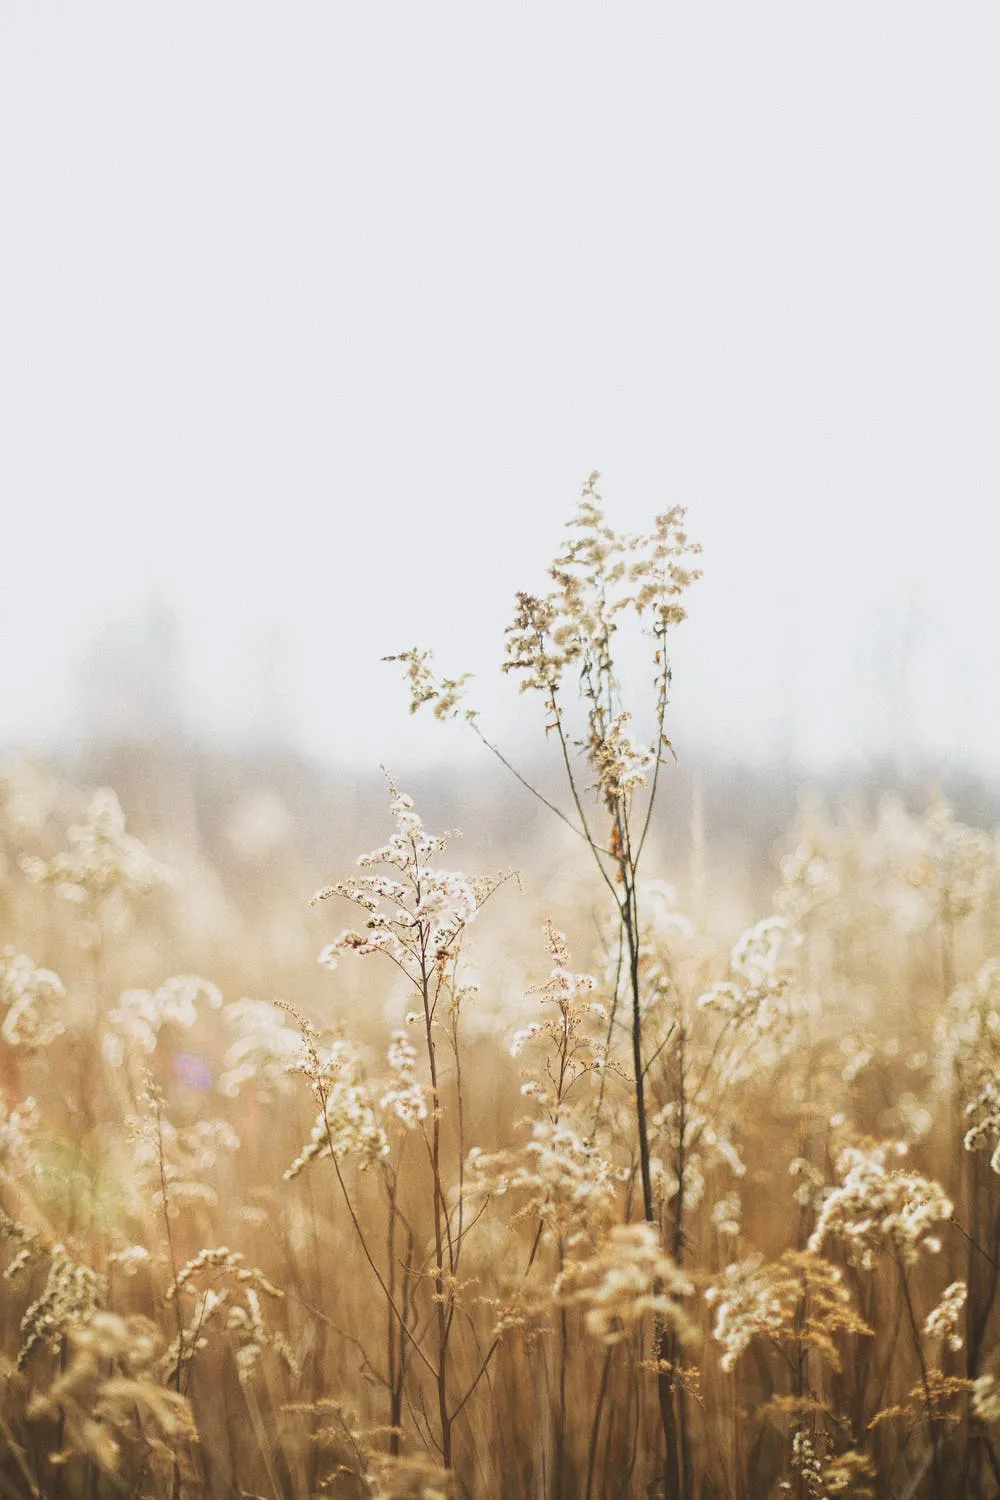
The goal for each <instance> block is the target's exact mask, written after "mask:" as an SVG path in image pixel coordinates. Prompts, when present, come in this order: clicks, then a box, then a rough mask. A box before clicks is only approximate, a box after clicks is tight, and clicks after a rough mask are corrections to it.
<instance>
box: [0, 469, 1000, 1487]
mask: <svg viewBox="0 0 1000 1500" xmlns="http://www.w3.org/2000/svg"><path fill="white" fill-rule="evenodd" d="M696 561H697V549H696V548H694V547H693V546H692V545H691V543H690V542H689V540H688V538H687V535H686V532H685V530H684V517H683V514H682V513H681V512H679V511H672V512H669V513H667V514H666V515H664V516H661V517H658V518H657V519H656V521H655V523H654V524H653V526H652V528H651V530H650V532H649V533H648V534H647V535H644V536H636V537H633V536H628V537H622V536H618V535H617V534H616V533H615V532H614V531H613V530H612V529H611V527H610V526H609V525H608V522H607V520H606V518H605V514H604V509H603V506H602V503H601V500H600V496H599V495H598V493H597V491H596V489H595V487H594V481H593V479H592V480H591V481H588V484H587V486H585V488H584V492H583V495H582V497H581V502H580V507H579V510H578V512H577V514H576V516H575V517H574V519H573V521H572V522H571V525H570V527H569V529H568V532H567V542H566V545H565V548H564V549H563V550H562V552H561V553H560V555H559V556H558V557H557V558H556V559H555V560H554V562H553V564H552V566H551V568H550V570H549V573H548V576H547V582H546V590H547V591H546V592H544V593H541V594H539V595H532V594H520V595H518V596H517V604H516V609H515V614H514V619H513V623H512V625H511V627H510V630H509V631H508V633H507V636H506V640H505V643H504V645H503V647H502V650H503V657H504V661H503V665H504V670H505V671H506V672H507V673H508V675H509V676H511V677H512V678H513V679H514V680H515V681H516V682H518V683H519V684H520V686H521V687H522V689H523V690H524V692H525V699H526V701H525V711H526V712H535V713H536V714H537V724H538V733H539V743H540V748H541V750H542V751H543V752H547V753H548V755H549V757H550V766H554V767H555V770H554V772H553V773H552V775H551V777H550V779H549V780H546V781H545V782H544V789H541V788H540V784H538V783H536V782H535V780H534V778H533V776H532V775H530V774H529V773H528V772H527V771H525V770H524V768H522V767H515V766H512V765H510V764H509V763H508V762H507V761H506V759H505V756H504V749H503V746H502V745H499V744H498V745H494V744H493V742H492V739H491V738H490V737H489V736H488V735H487V733H486V731H484V730H483V729H482V728H481V725H480V721H479V719H478V717H477V716H476V715H475V713H474V711H473V710H472V709H470V708H469V707H467V699H466V696H465V695H466V692H467V689H468V686H469V685H468V684H467V683H466V682H465V680H464V679H462V678H455V679H446V678H443V677H441V676H440V675H439V674H438V672H437V669H436V667H435V665H434V661H433V658H431V657H430V655H429V654H428V653H426V652H424V651H420V650H408V651H405V652H403V653H402V654H401V656H400V658H399V660H398V663H397V665H398V666H400V667H401V668H402V670H403V675H404V680H405V682H406V685H407V687H408V690H409V693H410V698H411V707H412V708H413V709H414V710H420V711H421V712H423V713H425V714H436V715H437V716H438V717H439V718H452V717H454V718H459V719H462V718H464V719H465V722H466V724H467V727H468V732H469V733H470V734H473V735H478V736H479V737H480V739H482V740H483V756H484V759H487V760H488V759H489V758H490V756H491V752H492V758H493V762H494V763H495V764H496V767H497V773H498V779H496V780H495V781H491V782H490V786H491V787H492V788H497V789H499V791H498V793H497V797H493V796H491V797H490V798H489V799H486V798H480V799H479V801H478V803H477V802H476V800H475V799H471V800H470V803H469V808H468V809H467V810H466V811H467V812H471V813H473V814H478V815H479V816H481V817H482V819H483V824H482V828H481V829H477V827H476V826H470V824H469V822H468V821H467V819H465V820H464V821H465V827H464V830H463V831H464V838H463V839H462V841H461V842H456V840H455V839H454V838H452V837H451V836H450V835H448V834H447V833H446V832H445V830H444V827H443V825H439V824H438V822H437V821H436V820H435V819H432V817H431V813H430V811H429V810H428V809H427V808H425V807H423V806H422V805H421V804H420V802H419V801H418V800H415V798H414V797H413V796H412V795H411V792H412V789H411V788H408V787H406V786H398V785H397V784H396V783H395V781H394V780H393V778H392V776H391V774H389V773H388V772H387V773H386V775H385V778H384V780H383V781H382V782H381V783H380V784H379V785H378V786H377V787H376V789H375V792H374V797H373V801H372V805H371V806H367V805H366V807H365V808H364V809H361V810H359V809H357V808H355V809H354V810H353V813H352V816H351V818H349V819H345V820H343V822H342V825H341V828H340V831H339V834H338V837H337V839H336V841H335V843H336V847H335V848H334V847H331V850H330V852H329V855H328V862H327V863H326V865H325V867H324V868H322V869H317V868H316V859H317V856H316V851H315V848H314V847H310V848H309V849H308V850H307V849H306V841H305V840H304V838H303V837H302V836H301V835H300V833H299V832H298V831H297V830H298V824H297V820H296V818H295V817H292V816H290V815H289V812H288V808H287V805H286V803H285V802H284V801H283V800H282V798H281V797H280V796H278V795H277V793H276V792H275V790H274V788H273V787H269V786H268V782H267V777H266V775H262V776H261V777H260V778H259V780H260V782H261V785H260V786H258V788H257V789H256V790H255V791H254V792H253V793H252V794H251V793H250V792H249V791H247V792H246V793H245V794H241V795H240V796H239V797H237V798H235V800H234V801H233V803H232V808H231V809H230V814H231V815H228V814H227V819H226V820H222V821H221V822H220V825H219V827H218V828H215V829H212V828H209V829H208V830H206V825H205V822H204V819H201V820H199V819H198V818H197V817H195V816H194V814H193V813H192V811H191V806H190V804H189V803H186V802H185V799H184V796H183V795H182V794H181V793H182V789H183V788H182V780H183V778H182V777H180V776H179V774H178V771H177V767H176V765H173V766H172V765H170V764H169V763H168V761H167V759H166V758H165V757H163V756H161V757H157V756H155V755H154V756H150V757H148V758H147V762H146V763H145V767H146V769H145V773H144V776H141V777H139V778H138V780H136V765H137V760H136V756H135V755H134V754H133V755H132V756H131V757H130V756H128V755H123V756H122V758H121V771H122V780H123V782H125V781H128V780H129V779H130V778H131V780H132V783H133V784H132V787H131V791H130V793H129V795H126V792H127V788H126V787H125V786H124V785H122V786H118V787H117V788H116V791H117V792H118V793H119V794H120V796H121V799H122V800H121V801H120V800H119V795H116V791H113V790H111V789H109V788H107V787H104V788H99V789H96V790H94V789H93V788H91V789H89V790H88V789H85V788H83V787H80V786H77V785H74V784H72V783H71V782H70V781H68V780H66V779H65V778H64V777H63V776H61V775H57V774H56V772H55V771H54V770H53V769H51V768H46V767H43V766H40V765H37V764H32V765H28V764H16V765H13V764H12V765H11V766H10V767H9V768H8V769H7V771H6V773H5V775H4V778H3V780H2V782H0V1274H2V1278H3V1280H2V1302H0V1337H2V1345H0V1494H2V1496H3V1497H10V1500H15V1497H16V1500H25V1497H32V1500H113V1497H119V1496H120V1497H132V1500H154V1497H155V1500H180V1497H186V1500H203V1497H204V1500H208V1497H213V1500H214V1497H218V1500H237V1497H241V1496H242V1497H250V1496H252V1497H266V1500H312V1497H320V1496H327V1497H330V1500H361V1497H380V1500H390V1497H399V1500H402V1497H406V1496H412V1497H425V1500H432V1497H435V1500H436V1497H445V1496H448V1497H452V1496H454V1497H459V1496H461V1497H468V1500H487V1497H497V1500H499V1497H511V1500H632V1497H645V1496H651V1497H662V1500H758V1497H759V1500H779V1497H782V1496H786V1495H787V1496H791V1497H794V1500H821V1497H834V1496H855V1497H861V1496H871V1497H877V1500H919V1497H927V1500H950V1497H954V1496H970V1497H980V1500H986V1497H993V1496H996V1495H998V1494H1000V1457H998V1449H997V1445H998V1444H1000V1433H998V1429H997V1425H996V1424H997V1423H998V1422H1000V1384H998V1375H1000V1358H998V1348H997V1341H998V1327H997V1318H996V1300H997V1290H998V1276H1000V843H998V840H997V838H996V836H995V835H993V834H991V833H990V832H988V831H986V830H985V829H983V828H980V827H976V826H971V825H970V824H967V823H965V822H963V821H961V820H960V819H959V818H958V816H957V815H956V813H955V812H954V811H953V810H952V808H951V807H950V806H949V805H948V803H947V802H946V801H945V800H944V799H943V798H942V797H940V796H935V795H928V796H927V797H926V798H924V799H923V801H922V802H920V803H919V805H918V804H917V803H916V802H915V801H914V799H913V798H912V797H910V798H908V799H904V798H903V797H902V796H901V795H898V794H894V793H893V792H892V791H891V790H890V791H887V792H886V793H885V795H883V796H881V797H879V798H877V799H876V798H870V799H869V800H868V801H867V802H865V801H864V800H856V801H854V802H853V803H846V804H844V805H842V806H837V807H834V808H831V807H829V806H827V805H824V803H823V802H822V801H820V800H818V799H812V800H808V799H807V800H804V801H802V802H801V804H800V806H799V810H798V813H797V814H796V815H795V816H794V817H793V818H792V819H791V821H790V823H789V826H788V827H787V828H786V829H784V830H783V831H780V832H779V830H777V829H774V830H773V836H774V841H775V850H774V859H773V862H772V863H771V865H770V874H769V875H768V874H767V866H766V865H765V874H764V875H763V876H761V875H760V872H759V871H756V870H755V871H754V879H753V881H752V882H746V883H744V885H743V887H742V890H743V895H742V897H741V896H739V895H738V894H734V892H735V891H737V890H738V888H739V881H738V880H734V871H733V868H732V855H731V853H730V855H729V857H728V858H724V857H723V853H722V849H721V846H720V844H719V841H718V840H715V839H713V838H711V837H709V836H707V835H706V831H705V823H704V818H703V817H702V815H701V812H700V810H699V807H698V805H697V804H696V805H695V806H694V808H693V813H692V811H691V809H686V810H684V811H683V813H682V815H681V817H680V823H681V826H680V829H679V831H678V828H677V826H674V827H673V829H672V830H671V829H667V828H666V826H665V819H667V820H668V821H669V818H673V821H674V824H675V825H676V824H677V822H678V818H677V817H676V816H675V814H676V812H677V803H676V800H675V801H673V802H671V801H670V782H671V778H672V777H674V776H676V775H677V774H678V771H677V768H676V767H675V762H674V756H673V751H672V747H671V745H670V742H669V738H668V735H669V731H670V707H669V703H670V670H669V649H670V640H671V638H672V635H673V632H674V631H675V629H677V628H683V617H684V600H685V597H686V594H687V590H688V588H689V587H690V586H696V583H697V569H696ZM630 633H631V634H630ZM633 638H634V639H633ZM639 648H641V649H642V650H644V651H645V653H646V655H645V656H644V657H641V656H640V655H639V654H638V651H639ZM636 661H639V662H640V663H642V664H644V665H641V666H640V668H639V669H635V667H634V663H635V662H636ZM633 679H634V681H633ZM498 757H499V759H498ZM546 774H548V773H546ZM501 775H502V776H503V777H508V778H509V779H508V780H507V781H505V780H503V779H500V777H501ZM505 786H509V797H510V799H511V804H510V805H511V806H512V807H513V806H516V807H517V808H518V809H520V811H519V812H518V815H517V818H516V819H512V820H508V821H509V825H510V826H509V827H508V828H507V831H506V834H505V835H504V837H503V838H498V836H497V832H496V830H497V828H498V826H500V825H501V824H502V823H503V821H504V819H503V813H502V811H501V810H500V799H502V797H503V795H504V793H503V788H504V787H505ZM158 797H159V798H160V801H159V803H158V802H157V798H158ZM123 802H124V803H125V805H126V806H128V807H130V808H131V807H132V806H141V807H143V808H144V815H143V816H141V817H140V818H139V821H138V824H137V827H136V829H133V827H132V823H131V819H130V820H129V821H128V822H127V821H126V817H125V814H124V813H123V811H122V803H123ZM157 808H158V813H157ZM185 808H186V809H187V810H186V811H185ZM525 808H529V809H532V811H531V813H530V816H528V814H527V813H526V812H525ZM664 808H666V809H667V810H668V813H669V818H668V813H665V812H664ZM728 816H729V818H730V820H731V821H732V822H734V823H736V824H738V823H740V822H741V821H745V822H746V824H747V825H750V824H752V823H753V821H754V819H755V817H756V816H757V814H756V813H755V810H754V808H753V807H752V806H749V805H747V806H744V807H739V806H737V807H734V808H732V809H731V810H730V812H729V814H728ZM425 819H426V821H425ZM223 823H224V826H223ZM348 825H350V828H352V829H353V828H356V829H357V830H358V834H359V838H360V835H361V833H362V831H364V834H365V836H364V840H363V842H359V843H358V844H356V845H354V846H353V847H351V848H348V847H346V844H347V830H348ZM522 833H523V835H524V837H525V838H526V839H527V840H528V841H529V844H530V847H528V848H519V846H518V841H519V836H520V834H522ZM767 852H768V854H770V850H768V851H767ZM500 856H502V858H501V857H500ZM500 866H502V867H500ZM749 889H752V897H753V900H754V902H755V903H756V909H755V910H753V911H752V912H746V911H743V910H741V907H742V906H744V905H745V904H746V899H747V898H746V892H747V890H749ZM310 898H311V901H310ZM317 959H318V962H317Z"/></svg>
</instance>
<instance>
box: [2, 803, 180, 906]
mask: <svg viewBox="0 0 1000 1500" xmlns="http://www.w3.org/2000/svg"><path fill="white" fill-rule="evenodd" d="M66 841H67V844H68V846H69V847H68V848H67V849H66V850H65V851H64V852H63V853H61V854H57V855H56V856H55V857H54V858H53V859H51V860H48V861H46V860H43V859H25V860H23V861H22V864H23V867H24V869H25V872H26V873H27V874H28V875H29V876H30V877H31V879H32V880H35V881H37V882H38V883H39V884H42V885H49V886H52V887H53V888H54V890H55V891H56V892H57V894H58V895H60V896H62V897H63V898H64V899H65V900H67V901H77V902H83V901H99V900H101V899H102V898H103V897H105V896H109V895H111V894H112V893H115V894H118V895H122V896H139V895H145V894H146V893H147V892H149V891H152V890H154V889H156V887H158V886H165V885H171V884H173V879H174V877H173V875H172V873H171V872H170V871H169V870H168V869H167V868H166V866H165V865H162V864H161V863H160V862H159V860H157V859H155V858H154V856H153V855H152V854H151V853H150V852H149V850H148V849H147V848H146V846H145V845H144V844H141V843H140V842H139V840H138V839H137V838H133V837H132V835H131V834H128V833H126V832H125V814H124V813H123V812H122V809H121V804H120V803H119V801H118V798H117V797H116V796H115V794H114V792H113V791H111V789H110V788H109V787H102V788H101V789H100V791H97V792H95V793H94V795H93V797H92V798H91V800H90V803H89V805H88V807H87V811H86V814H85V816H84V819H83V822H82V823H78V824H74V825H73V826H72V827H71V828H70V829H69V830H68V832H67V835H66Z"/></svg>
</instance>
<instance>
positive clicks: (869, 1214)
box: [809, 1143, 952, 1269]
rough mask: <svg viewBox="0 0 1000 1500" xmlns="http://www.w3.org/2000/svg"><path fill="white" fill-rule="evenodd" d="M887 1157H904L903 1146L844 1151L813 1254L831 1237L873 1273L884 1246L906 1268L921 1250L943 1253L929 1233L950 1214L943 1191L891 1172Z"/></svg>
mask: <svg viewBox="0 0 1000 1500" xmlns="http://www.w3.org/2000/svg"><path fill="white" fill-rule="evenodd" d="M890 1154H894V1155H896V1156H905V1154H906V1146H905V1144H902V1143H899V1144H897V1145H895V1146H893V1145H890V1144H886V1143H883V1144H881V1145H873V1146H869V1147H867V1148H862V1147H860V1146H848V1147H846V1148H845V1149H844V1150H843V1151H842V1152H841V1153H840V1157H839V1159H838V1162H837V1170H838V1173H839V1175H840V1178H841V1182H840V1186H839V1187H836V1188H833V1189H832V1190H831V1191H830V1193H829V1194H828V1195H827V1197H826V1198H825V1200H824V1202H823V1205H822V1208H821V1209H820V1213H819V1218H818V1221H817V1224H816V1228H815V1229H814V1231H813V1233H812V1236H811V1238H810V1240H809V1248H810V1249H811V1250H819V1249H821V1247H822V1245H823V1241H824V1240H825V1239H826V1237H827V1235H833V1236H835V1237H836V1238H838V1239H840V1240H841V1241H842V1242H843V1244H844V1245H845V1247H846V1249H847V1251H848V1254H849V1255H850V1256H851V1257H852V1258H853V1259H854V1260H855V1261H856V1262H857V1263H858V1264H859V1265H861V1266H863V1267H864V1268H865V1269H871V1268H872V1267H873V1266H874V1264H875V1259H876V1256H877V1255H878V1254H879V1252H880V1251H881V1250H882V1249H883V1248H885V1247H886V1246H891V1247H892V1248H893V1249H894V1250H895V1251H896V1252H897V1253H898V1255H899V1256H900V1258H901V1259H902V1261H903V1263H904V1265H912V1264H913V1263H914V1262H915V1261H916V1259H917V1257H918V1255H919V1253H920V1251H921V1250H924V1251H926V1252H927V1253H928V1254H932V1255H933V1254H936V1253H937V1252H938V1251H939V1250H940V1249H941V1241H940V1239H939V1238H938V1236H937V1235H936V1234H934V1233H932V1230H933V1229H934V1226H935V1225H937V1224H939V1223H941V1222H942V1221H944V1220H947V1219H949V1218H950V1217H951V1214H952V1205H951V1203H950V1202H949V1200H948V1198H947V1197H946V1196H945V1192H944V1189H943V1188H942V1187H941V1186H940V1184H939V1183H937V1182H933V1181H931V1180H930V1179H929V1178H926V1177H922V1176H921V1175H920V1174H919V1173H918V1172H901V1171H893V1170H891V1169H890V1167H889V1165H888V1161H889V1157H890Z"/></svg>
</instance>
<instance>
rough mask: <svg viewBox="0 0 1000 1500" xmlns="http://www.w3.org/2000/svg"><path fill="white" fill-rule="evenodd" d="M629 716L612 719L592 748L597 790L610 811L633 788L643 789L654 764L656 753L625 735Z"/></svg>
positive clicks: (618, 716)
mask: <svg viewBox="0 0 1000 1500" xmlns="http://www.w3.org/2000/svg"><path fill="white" fill-rule="evenodd" d="M631 718H632V715H631V714H629V713H620V714H617V715H616V716H615V718H613V719H612V721H611V723H610V725H609V726H608V730H607V733H606V734H605V735H604V736H603V737H602V738H601V739H600V740H598V741H597V743H596V744H595V745H594V748H593V760H594V765H595V768H596V770H597V788H598V790H599V791H600V793H601V796H602V797H603V798H604V801H605V802H606V804H607V805H608V807H610V808H612V809H613V808H614V806H615V804H616V803H618V802H622V801H625V800H627V798H629V797H630V796H631V795H632V793H633V792H634V791H635V790H636V788H637V787H640V786H645V785H646V782H647V780H648V777H649V772H650V771H651V770H652V768H653V766H654V764H655V763H656V753H655V751H653V750H650V748H649V746H648V745H639V744H637V743H636V741H635V740H634V739H633V738H632V736H631V735H630V734H629V733H628V732H627V729H626V725H627V724H628V723H629V722H630V720H631Z"/></svg>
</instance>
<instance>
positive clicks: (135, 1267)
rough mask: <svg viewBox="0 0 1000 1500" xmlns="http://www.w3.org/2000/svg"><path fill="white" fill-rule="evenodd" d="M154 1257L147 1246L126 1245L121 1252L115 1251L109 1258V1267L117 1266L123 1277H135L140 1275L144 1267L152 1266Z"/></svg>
mask: <svg viewBox="0 0 1000 1500" xmlns="http://www.w3.org/2000/svg"><path fill="white" fill-rule="evenodd" d="M152 1260H153V1257H152V1255H151V1254H150V1252H149V1251H148V1250H147V1249H146V1247H145V1245H126V1246H125V1247H124V1248H123V1249H121V1250H114V1251H112V1252H111V1254H109V1256H108V1265H109V1266H117V1267H118V1269H119V1270H120V1271H121V1273H122V1275H123V1276H128V1277H130V1278H131V1277H133V1276H137V1275H138V1274H139V1271H140V1270H141V1269H142V1268H143V1267H144V1266H149V1265H151V1264H152Z"/></svg>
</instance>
